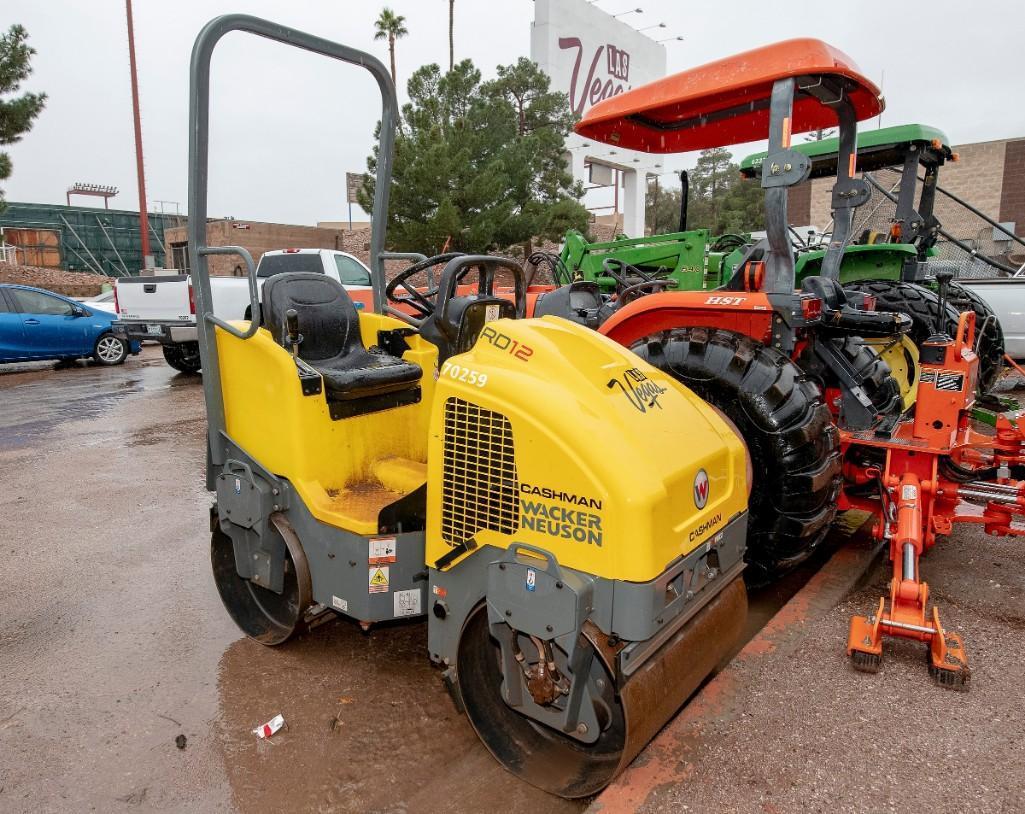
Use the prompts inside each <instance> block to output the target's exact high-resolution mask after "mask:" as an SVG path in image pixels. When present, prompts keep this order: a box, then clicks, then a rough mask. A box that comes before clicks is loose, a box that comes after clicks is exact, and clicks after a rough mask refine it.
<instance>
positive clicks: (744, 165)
mask: <svg viewBox="0 0 1025 814" xmlns="http://www.w3.org/2000/svg"><path fill="white" fill-rule="evenodd" d="M857 146H858V152H857V168H858V169H859V170H861V171H862V172H863V173H864V174H865V177H866V180H868V181H869V183H870V184H872V186H874V187H875V189H876V191H877V192H878V193H881V195H882V197H883V201H880V205H881V204H882V203H885V200H886V199H888V200H889V201H890V202H891V203H892V204H893V205H894V209H893V215H892V218H891V220H890V224H889V228H888V230H887V231H886V232H880V231H875V230H873V229H871V228H857V227H855V228H854V230H853V231H852V232H851V233H849V234H846V235H843V236H842V237H841V236H840V235H838V234H835V233H834V234H833V235H832V237H831V238H830V241H832V240H847V239H850V241H851V242H850V244H849V245H846V246H845V247H844V251H843V256H842V260H841V263H840V268H839V280H840V282H841V284H842V285H843V287H844V289H845V290H846V291H848V292H860V293H862V294H867V295H870V296H873V297H875V300H876V304H877V307H878V308H879V309H880V310H886V311H901V312H903V313H906V314H907V315H908V316H910V317H911V319H912V323H913V327H912V330H911V334H910V336H911V338H912V339H913V340H914V342H915V344H916V345H919V346H920V345H921V344H922V343H923V342H925V340H926V339H928V337H929V336H930V334H932V333H933V329H934V326H935V325H936V324H937V322H936V320H937V317H938V315H939V309H940V307H941V304H940V298H939V296H938V293H937V287H936V275H935V272H936V271H937V270H939V269H941V268H949V267H950V263H949V262H948V261H945V260H942V259H940V258H939V252H938V251H937V247H936V244H937V241H938V240H939V239H940V238H941V237H942V238H944V239H945V240H946V241H947V242H948V243H952V244H954V245H956V246H958V247H959V248H961V249H962V250H963V251H965V252H968V253H970V254H971V255H972V256H973V257H976V258H978V259H979V260H980V261H982V262H986V263H988V264H990V265H995V266H996V268H997V269H998V270H999V271H1002V272H1007V271H1013V269H1006V268H1004V267H1002V266H1001V265H1000V264H999V263H998V262H997V261H993V260H990V259H988V258H985V257H983V256H981V255H979V254H977V253H976V252H975V251H973V250H972V248H971V247H970V246H967V245H965V244H963V243H962V242H961V241H959V240H958V239H957V238H956V237H954V236H953V235H950V234H948V233H947V232H945V231H944V230H943V227H942V225H941V224H940V221H939V219H938V218H937V217H936V213H935V203H936V192H937V190H939V191H941V192H942V191H943V190H942V189H941V188H940V187H939V185H938V183H937V181H938V178H939V168H940V167H942V166H943V165H944V164H945V163H946V162H947V161H956V160H957V156H956V154H955V153H954V152H953V151H952V150H951V148H950V145H949V143H948V139H947V137H946V135H944V133H943V132H941V131H940V130H938V129H936V128H934V127H929V126H926V125H921V124H906V125H900V126H896V127H886V128H882V129H879V130H868V131H865V132H862V133H858V145H857ZM838 148H839V141H838V139H836V138H829V139H823V140H821V141H811V142H806V143H804V144H798V145H795V146H794V148H793V149H794V150H796V151H797V152H800V153H802V154H803V155H805V156H807V157H808V158H810V159H811V164H812V169H811V174H810V176H809V177H810V178H820V177H828V176H831V175H834V174H835V173H836V168H837V167H836V164H837V154H838ZM764 158H765V153H755V154H754V155H750V156H748V157H747V158H745V159H744V160H743V161H742V162H741V165H740V171H741V173H742V174H743V175H745V176H746V177H748V178H755V177H758V176H759V175H760V172H761V166H762V162H763V160H764ZM891 167H896V168H899V172H900V183H899V189H898V191H897V192H896V194H894V193H892V192H891V191H890V190H888V189H886V188H885V186H884V185H882V184H880V183H879V182H878V181H877V180H876V179H875V178H874V177H873V176H872V175H871V173H872V172H874V171H877V170H882V169H886V168H891ZM919 170H921V171H922V173H923V175H922V176H921V177H919ZM946 194H947V196H948V197H950V198H952V199H953V200H955V201H956V202H957V203H959V204H961V205H963V206H967V204H964V202H963V201H960V200H959V199H957V198H956V197H954V196H952V195H950V193H946ZM877 206H878V205H877ZM877 206H876V207H874V206H871V205H869V206H865V207H864V209H866V210H868V217H867V218H866V219H865V221H864V224H867V223H868V221H869V220H870V219H871V216H872V214H873V213H874V212H875V211H876V209H877ZM972 211H975V210H974V209H972ZM975 212H976V214H978V215H980V216H981V213H978V212H977V211H975ZM981 217H983V218H984V219H985V217H984V216H981ZM854 232H857V234H854ZM828 245H829V242H826V241H823V242H822V243H821V244H815V243H814V242H811V241H805V240H802V239H798V240H796V241H795V248H796V249H797V252H798V256H797V267H796V272H797V281H798V283H801V282H802V281H803V280H804V279H805V278H806V277H810V276H813V275H817V274H820V273H821V272H822V264H823V259H824V258H825V256H826V253H827V247H828ZM947 299H948V303H947V305H946V307H945V310H946V316H947V322H948V323H949V326H950V329H953V327H954V326H956V325H957V319H958V315H959V313H960V312H962V311H969V310H971V311H974V312H975V318H976V324H977V325H979V326H980V332H979V339H978V353H979V357H980V368H979V389H980V391H983V392H985V391H988V390H990V389H991V388H992V386H993V385H994V384H995V383H996V381H997V379H998V378H999V377H1000V373H1001V370H1002V368H1003V358H1004V335H1003V331H1002V329H1001V327H1000V322H999V321H998V320H997V318H996V316H995V315H994V314H993V311H992V309H991V308H990V307H989V305H988V304H987V303H986V302H985V301H984V300H983V299H982V298H981V297H979V295H978V294H976V293H975V292H974V291H972V290H970V289H969V288H967V287H966V286H962V285H959V284H958V283H957V282H951V283H950V285H949V287H948V289H947Z"/></svg>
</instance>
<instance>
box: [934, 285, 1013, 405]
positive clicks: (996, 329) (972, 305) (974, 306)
mask: <svg viewBox="0 0 1025 814" xmlns="http://www.w3.org/2000/svg"><path fill="white" fill-rule="evenodd" d="M947 298H948V299H949V300H950V303H951V304H952V305H953V306H954V307H955V308H956V309H957V310H958V311H961V312H964V311H974V312H975V331H976V334H975V335H976V337H977V338H976V340H975V344H976V347H977V348H978V352H979V390H980V391H981V392H983V393H986V392H989V391H990V390H992V389H993V386H994V385H995V384H996V383H997V380H998V379H999V378H1000V375H1001V374H1002V373H1003V372H1004V352H1005V351H1004V329H1003V328H1002V327H1001V326H1000V320H999V319H997V316H996V314H994V313H993V309H992V308H990V307H989V303H987V302H986V301H985V300H984V299H983V298H982V297H980V296H979V295H978V294H976V293H975V292H974V291H972V290H971V289H970V288H968V287H967V286H963V285H959V284H958V283H957V281H951V282H950V284H949V285H948V286H947Z"/></svg>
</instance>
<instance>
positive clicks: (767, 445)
mask: <svg viewBox="0 0 1025 814" xmlns="http://www.w3.org/2000/svg"><path fill="white" fill-rule="evenodd" d="M632 349H633V351H634V352H635V353H637V354H638V355H640V356H641V357H642V358H643V359H645V360H646V361H647V362H649V363H650V364H652V365H654V366H655V367H657V368H659V369H660V370H662V371H664V372H666V373H668V374H669V375H671V376H672V377H673V378H675V379H676V380H677V381H678V382H680V383H681V384H683V385H685V386H686V387H688V388H689V389H691V390H692V391H694V393H696V394H697V395H698V396H700V397H701V398H703V399H705V401H708V402H710V403H711V404H713V405H715V406H716V407H717V408H719V409H720V410H722V411H723V412H724V413H725V414H726V415H727V416H728V417H729V418H730V420H731V421H733V423H734V424H735V425H736V426H737V429H738V430H739V431H740V434H741V436H742V437H743V439H744V441H745V442H746V443H747V446H748V450H749V452H750V455H751V461H752V464H753V468H754V484H753V488H752V491H751V497H750V501H749V516H748V539H747V555H746V557H747V561H748V566H749V567H748V569H747V579H748V582H749V583H750V584H754V585H759V584H764V583H766V582H769V581H771V580H773V579H775V578H777V577H779V576H781V575H782V574H784V573H785V572H786V571H788V570H790V569H791V568H792V567H794V566H795V565H797V564H798V563H800V562H801V561H803V560H804V559H806V558H807V557H808V556H809V555H810V554H811V553H812V551H814V550H815V548H816V547H817V546H818V544H819V543H820V542H821V541H822V539H823V538H824V537H825V535H826V533H827V532H828V530H829V527H830V525H831V523H832V521H833V518H834V516H835V514H836V499H837V495H838V494H839V492H840V476H841V473H840V465H841V461H840V441H839V433H838V432H837V429H836V426H835V425H834V424H833V420H832V417H831V416H830V414H829V410H828V409H827V408H826V405H825V403H824V402H823V400H822V391H821V389H820V388H819V386H818V385H817V384H816V383H815V382H814V381H813V380H811V379H810V378H808V377H807V376H805V375H804V373H802V371H801V369H800V368H799V367H798V366H797V365H796V364H794V362H793V361H791V360H790V359H789V358H788V357H787V356H785V355H784V354H782V353H780V352H779V351H777V350H774V349H772V348H767V347H765V346H764V345H762V344H761V343H759V342H756V341H754V340H753V339H751V338H750V337H747V336H744V335H742V334H737V333H734V332H732V331H726V330H722V329H716V328H677V329H674V330H672V331H667V332H665V333H662V334H658V335H655V336H650V337H647V338H646V339H643V340H641V341H640V342H638V343H637V344H635V345H634V346H633V348H632Z"/></svg>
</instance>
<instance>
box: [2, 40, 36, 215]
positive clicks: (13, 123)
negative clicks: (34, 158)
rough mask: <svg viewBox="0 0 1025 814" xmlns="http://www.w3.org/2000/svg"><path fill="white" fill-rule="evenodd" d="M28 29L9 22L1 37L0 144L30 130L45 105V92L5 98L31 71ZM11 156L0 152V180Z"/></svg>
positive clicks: (8, 170) (8, 171)
mask: <svg viewBox="0 0 1025 814" xmlns="http://www.w3.org/2000/svg"><path fill="white" fill-rule="evenodd" d="M27 39H28V32H27V31H26V30H25V29H24V28H22V26H20V25H12V26H11V27H10V29H8V31H7V33H6V34H4V35H3V36H2V37H0V145H8V144H14V143H15V142H17V141H20V140H21V137H22V136H23V135H24V134H25V133H27V132H28V131H29V130H31V129H32V123H33V122H34V121H35V119H36V116H38V115H39V114H40V112H42V110H43V106H44V105H45V104H46V94H45V93H23V94H21V95H20V96H15V97H14V98H10V99H5V98H3V97H4V96H8V95H10V94H12V93H15V92H16V91H17V90H18V89H19V88H20V87H21V83H22V82H23V81H24V80H25V79H27V78H28V77H29V75H30V74H31V73H32V66H31V64H30V62H31V59H32V55H33V54H35V52H36V50H35V48H32V47H31V46H30V45H28V44H27V42H26V40H27ZM12 169H13V167H12V165H11V157H10V155H8V154H7V153H6V152H0V181H6V180H7V179H8V178H10V177H11V172H12ZM6 207H7V204H6V203H5V202H4V194H3V190H2V189H0V212H2V211H3V210H4V209H6Z"/></svg>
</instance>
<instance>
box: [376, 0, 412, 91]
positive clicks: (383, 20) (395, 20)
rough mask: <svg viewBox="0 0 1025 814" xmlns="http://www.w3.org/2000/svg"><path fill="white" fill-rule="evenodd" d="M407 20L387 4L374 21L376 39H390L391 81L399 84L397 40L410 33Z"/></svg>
mask: <svg viewBox="0 0 1025 814" xmlns="http://www.w3.org/2000/svg"><path fill="white" fill-rule="evenodd" d="M405 22H406V18H405V17H403V16H402V15H401V14H396V13H395V12H394V11H392V10H391V9H390V8H388V7H387V6H385V8H383V9H381V16H380V17H378V18H377V22H375V23H374V27H375V28H376V29H377V33H376V34H374V39H375V40H383V39H387V40H388V53H389V55H390V56H391V81H392V82H395V83H396V84H398V80H397V79H396V78H395V40H397V39H398V38H399V37H404V36H406V34H408V33H409V32H408V31H407V30H406V26H405Z"/></svg>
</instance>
